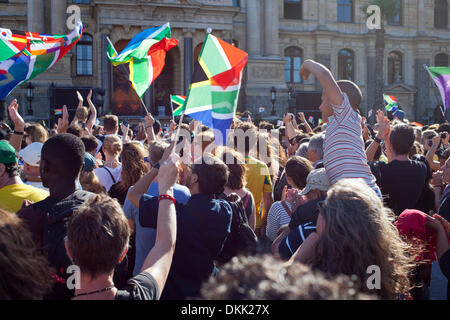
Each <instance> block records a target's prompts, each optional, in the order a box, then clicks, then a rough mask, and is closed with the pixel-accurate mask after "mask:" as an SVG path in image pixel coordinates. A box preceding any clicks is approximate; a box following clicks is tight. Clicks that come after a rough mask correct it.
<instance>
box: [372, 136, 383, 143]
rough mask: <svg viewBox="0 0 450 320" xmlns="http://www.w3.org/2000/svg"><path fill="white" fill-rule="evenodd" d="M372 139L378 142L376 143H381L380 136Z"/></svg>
mask: <svg viewBox="0 0 450 320" xmlns="http://www.w3.org/2000/svg"><path fill="white" fill-rule="evenodd" d="M373 141H375V142H376V143H378V144H380V143H381V139H380V138H378V137H375V138H374V139H373Z"/></svg>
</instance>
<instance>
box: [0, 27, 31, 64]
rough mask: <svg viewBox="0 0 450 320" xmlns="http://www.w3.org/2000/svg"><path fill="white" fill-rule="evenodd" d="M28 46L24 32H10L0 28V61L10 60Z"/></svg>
mask: <svg viewBox="0 0 450 320" xmlns="http://www.w3.org/2000/svg"><path fill="white" fill-rule="evenodd" d="M27 44H28V39H27V36H26V34H25V32H22V31H18V32H16V31H15V32H14V33H13V32H12V31H11V30H10V29H3V28H0V61H4V60H7V59H10V58H11V57H12V56H15V55H16V54H18V53H20V52H22V51H23V50H24V49H25V48H26V47H27Z"/></svg>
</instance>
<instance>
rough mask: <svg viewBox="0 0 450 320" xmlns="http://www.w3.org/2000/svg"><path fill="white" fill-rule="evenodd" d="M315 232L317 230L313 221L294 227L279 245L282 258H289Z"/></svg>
mask: <svg viewBox="0 0 450 320" xmlns="http://www.w3.org/2000/svg"><path fill="white" fill-rule="evenodd" d="M313 232H316V226H315V225H314V224H313V223H312V222H308V223H305V224H301V225H299V226H298V227H296V228H294V229H292V230H291V232H290V233H289V235H288V236H287V237H286V238H285V239H283V240H282V241H281V243H280V245H279V246H278V252H279V253H280V256H281V258H282V259H283V260H289V259H290V258H291V257H292V255H293V254H294V253H295V251H297V249H298V248H299V247H300V246H301V244H302V243H303V242H305V240H306V238H308V237H309V236H310V235H311V233H313Z"/></svg>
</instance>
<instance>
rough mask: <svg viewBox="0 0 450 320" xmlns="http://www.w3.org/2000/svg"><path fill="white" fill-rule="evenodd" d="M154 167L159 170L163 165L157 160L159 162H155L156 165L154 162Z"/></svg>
mask: <svg viewBox="0 0 450 320" xmlns="http://www.w3.org/2000/svg"><path fill="white" fill-rule="evenodd" d="M152 167H153V168H156V169H158V170H159V167H161V165H160V164H159V162H157V163H156V164H154V165H153V164H152Z"/></svg>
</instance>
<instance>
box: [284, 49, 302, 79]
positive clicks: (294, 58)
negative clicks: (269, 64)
mask: <svg viewBox="0 0 450 320" xmlns="http://www.w3.org/2000/svg"><path fill="white" fill-rule="evenodd" d="M284 60H285V64H284V81H285V82H287V83H301V82H302V78H301V77H300V67H301V65H302V63H303V51H302V49H300V48H297V47H288V48H286V49H285V50H284Z"/></svg>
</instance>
